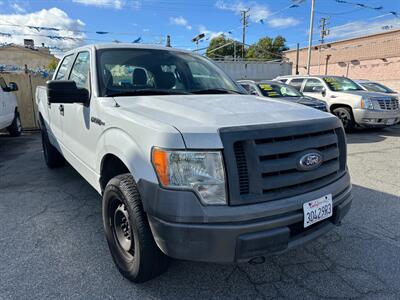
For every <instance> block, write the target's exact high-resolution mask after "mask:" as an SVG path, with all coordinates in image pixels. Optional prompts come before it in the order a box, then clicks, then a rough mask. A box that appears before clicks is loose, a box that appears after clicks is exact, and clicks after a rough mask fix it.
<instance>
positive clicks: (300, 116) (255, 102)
mask: <svg viewBox="0 0 400 300" xmlns="http://www.w3.org/2000/svg"><path fill="white" fill-rule="evenodd" d="M115 100H116V101H117V102H118V103H119V105H120V109H123V110H125V111H127V112H129V113H131V114H132V118H134V115H135V114H140V115H141V116H145V117H146V118H149V119H152V120H156V121H158V122H162V123H164V124H168V125H170V126H173V127H174V128H176V129H177V130H179V132H180V133H181V134H182V136H183V139H184V142H185V144H186V147H187V148H203V149H204V148H209V149H212V148H222V144H221V141H220V138H219V135H218V129H220V128H222V127H232V126H243V125H256V124H270V123H285V122H293V121H301V120H312V119H319V118H329V117H333V116H331V115H329V114H327V113H324V112H320V111H318V110H316V109H312V108H309V107H307V106H304V105H299V104H296V103H289V102H287V101H281V100H275V99H267V98H264V97H255V96H251V95H233V94H229V95H190V96H188V95H168V96H132V97H116V98H115Z"/></svg>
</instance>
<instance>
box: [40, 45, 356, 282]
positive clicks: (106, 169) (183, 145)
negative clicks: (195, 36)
mask: <svg viewBox="0 0 400 300" xmlns="http://www.w3.org/2000/svg"><path fill="white" fill-rule="evenodd" d="M36 101H37V104H38V107H39V114H40V123H41V132H42V138H43V149H44V157H45V161H46V163H47V165H48V166H49V167H50V168H54V167H60V166H62V165H63V164H64V161H65V160H67V161H68V162H69V163H70V164H71V165H72V166H73V167H74V168H75V169H76V170H77V171H78V172H79V173H80V174H81V175H82V176H83V177H84V178H85V179H86V180H87V181H88V182H89V183H90V184H91V185H92V186H93V187H94V188H95V189H96V190H97V191H98V192H99V194H101V195H102V197H103V200H102V201H103V202H102V203H103V204H102V209H103V224H104V229H105V233H106V237H107V241H108V245H109V248H110V251H111V254H112V257H113V259H114V262H115V264H116V266H117V267H118V269H119V270H120V272H121V273H122V274H123V275H124V276H126V277H127V278H128V279H130V280H132V281H134V282H143V281H146V280H149V279H151V278H153V277H155V276H157V275H159V274H161V273H162V272H163V271H164V270H166V268H167V266H168V257H173V258H177V259H184V260H193V261H204V262H220V263H230V262H245V261H250V260H257V261H260V260H262V259H263V256H264V255H266V254H271V253H278V252H282V251H285V250H287V249H290V248H293V247H296V246H299V245H302V244H304V243H306V242H308V241H310V240H313V239H315V238H317V237H319V236H321V235H323V234H325V233H326V232H327V231H329V230H330V229H331V228H333V227H334V226H335V225H338V224H339V223H340V222H341V220H342V218H343V217H344V216H345V215H346V213H347V212H348V210H349V208H350V205H351V201H352V197H351V184H350V177H349V172H348V170H347V167H346V141H345V134H344V130H343V127H342V125H341V122H340V121H339V119H338V118H336V117H335V116H333V115H331V114H328V113H325V112H321V111H318V110H316V109H312V108H308V107H306V106H303V105H299V104H295V103H288V102H282V101H279V100H275V99H268V98H265V97H262V98H261V97H254V96H251V95H246V94H243V89H241V88H240V87H239V86H238V85H237V84H236V83H235V82H233V81H232V80H231V79H230V78H229V77H228V76H227V75H226V74H225V73H224V72H223V71H222V70H220V69H219V68H218V67H216V66H215V65H214V64H213V63H212V62H210V61H209V60H208V59H206V58H204V57H201V56H198V55H195V54H192V53H190V52H187V51H181V50H176V49H172V48H162V47H150V46H141V45H131V44H129V45H124V44H111V45H90V46H85V47H82V48H79V49H76V50H73V51H70V52H68V53H66V55H65V56H64V58H63V59H62V60H61V61H60V64H59V66H58V68H57V70H56V72H55V75H54V78H53V80H51V81H49V82H47V87H38V88H37V92H36Z"/></svg>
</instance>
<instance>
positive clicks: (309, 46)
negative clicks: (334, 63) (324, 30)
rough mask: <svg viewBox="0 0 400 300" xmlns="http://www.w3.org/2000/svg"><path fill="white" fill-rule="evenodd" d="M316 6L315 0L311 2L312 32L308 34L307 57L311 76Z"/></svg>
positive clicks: (308, 70)
mask: <svg viewBox="0 0 400 300" xmlns="http://www.w3.org/2000/svg"><path fill="white" fill-rule="evenodd" d="M314 5H315V0H311V16H310V31H309V32H308V56H307V74H308V75H310V65H311V47H312V38H313V30H314Z"/></svg>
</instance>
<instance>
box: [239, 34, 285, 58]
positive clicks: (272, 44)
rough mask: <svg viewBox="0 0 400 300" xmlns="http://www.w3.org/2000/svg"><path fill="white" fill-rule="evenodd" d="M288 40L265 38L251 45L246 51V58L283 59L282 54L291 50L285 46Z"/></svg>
mask: <svg viewBox="0 0 400 300" xmlns="http://www.w3.org/2000/svg"><path fill="white" fill-rule="evenodd" d="M285 43H286V39H285V38H284V37H283V36H280V35H278V36H277V37H275V38H274V39H273V38H270V37H263V38H261V39H259V40H258V42H257V43H255V44H253V45H251V46H250V47H249V48H248V49H247V51H246V58H249V59H265V60H273V59H281V58H282V52H283V51H285V50H288V49H289V48H288V47H286V46H285Z"/></svg>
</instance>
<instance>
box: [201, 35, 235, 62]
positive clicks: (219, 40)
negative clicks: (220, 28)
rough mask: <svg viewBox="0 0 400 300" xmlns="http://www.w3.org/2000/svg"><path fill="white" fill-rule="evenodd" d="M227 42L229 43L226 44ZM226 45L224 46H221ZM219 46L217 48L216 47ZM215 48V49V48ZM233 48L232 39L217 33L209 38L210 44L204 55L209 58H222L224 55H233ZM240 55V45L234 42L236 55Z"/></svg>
mask: <svg viewBox="0 0 400 300" xmlns="http://www.w3.org/2000/svg"><path fill="white" fill-rule="evenodd" d="M227 44H229V45H227ZM223 45H226V46H225V47H222V46H223ZM217 48H219V49H217ZM215 49H217V50H215ZM234 53H235V48H234V40H233V39H230V38H226V37H225V36H224V35H222V34H221V35H219V36H217V37H214V38H212V39H211V41H210V44H209V45H208V48H207V51H206V55H207V57H209V58H224V57H225V56H231V57H234ZM241 56H242V46H241V44H240V43H238V42H237V43H236V57H241Z"/></svg>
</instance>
